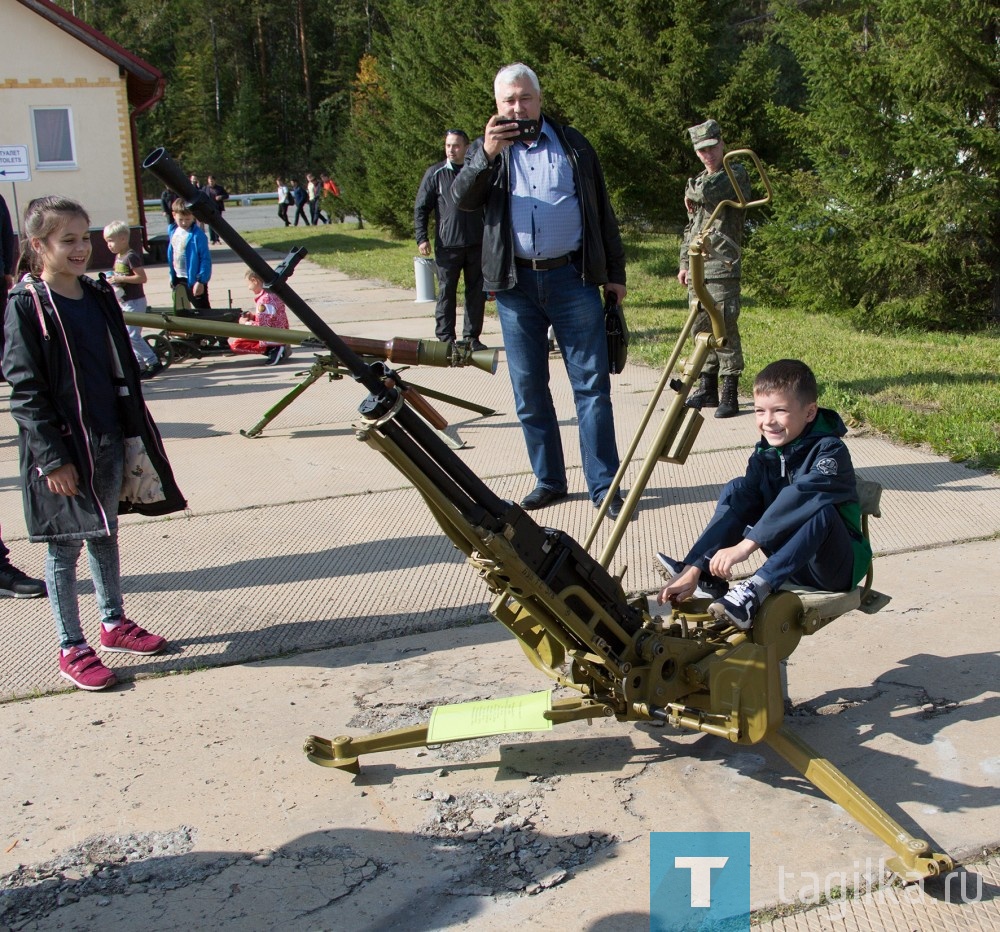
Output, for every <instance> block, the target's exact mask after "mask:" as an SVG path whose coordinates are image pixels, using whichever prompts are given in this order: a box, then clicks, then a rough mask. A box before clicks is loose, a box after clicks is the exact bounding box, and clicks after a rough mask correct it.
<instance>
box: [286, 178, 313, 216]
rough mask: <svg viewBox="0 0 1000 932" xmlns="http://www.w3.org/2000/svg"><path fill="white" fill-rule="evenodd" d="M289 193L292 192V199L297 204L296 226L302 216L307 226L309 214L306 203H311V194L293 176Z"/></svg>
mask: <svg viewBox="0 0 1000 932" xmlns="http://www.w3.org/2000/svg"><path fill="white" fill-rule="evenodd" d="M288 193H289V194H291V196H292V201H293V202H294V204H295V226H298V225H299V218H300V217H301V218H302V219H303V220H304V221H305V224H306V226H309V225H310V224H309V216H308V215H307V214H306V204H308V203H309V195H308V194H307V193H306V190H305V188H303V187H302V186H301V185H300V184H299V183H298V182H297V181H296V180H295V179H294V178H293V179H292V183H291V187H290V190H289V192H288Z"/></svg>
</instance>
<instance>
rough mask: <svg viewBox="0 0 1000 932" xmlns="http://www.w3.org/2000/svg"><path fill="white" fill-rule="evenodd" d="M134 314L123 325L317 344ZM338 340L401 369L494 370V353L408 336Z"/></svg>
mask: <svg viewBox="0 0 1000 932" xmlns="http://www.w3.org/2000/svg"><path fill="white" fill-rule="evenodd" d="M151 310H153V313H150V311H147V312H146V313H144V314H136V313H133V312H131V311H126V312H125V314H124V315H123V316H124V317H125V322H126V323H127V324H129V325H130V326H133V327H150V328H153V329H156V330H175V331H178V332H182V333H201V334H204V335H205V336H212V337H226V338H229V337H242V338H243V339H245V340H261V341H262V342H264V343H286V344H288V345H290V346H299V345H301V344H302V343H305V342H307V341H310V340H311V341H313V342H315V341H316V337H315V335H313V334H312V333H310V332H309V331H308V330H284V329H281V328H278V327H248V326H247V325H246V324H234V323H230V322H229V321H224V320H213V319H212V318H208V317H196V316H192V317H181V316H179V315H177V314H168V313H165V312H162V311H155V309H151ZM340 339H341V340H343V341H344V343H345V344H346V345H347V346H348V347H349V348H350V349H352V350H353V351H354V352H355V353H357V354H358V355H359V356H366V357H369V358H375V359H386V360H388V361H389V362H394V363H396V364H397V365H401V366H438V367H440V368H448V367H450V366H473V367H475V368H476V369H482V370H483V371H484V372H489V373H490V374H491V375H492V374H494V373H496V371H497V356H498V353H497V351H496V350H476V351H473V352H464V353H463V352H457V351H454V350H452V348H451V346H450V345H449V344H447V343H440V342H438V341H436V340H435V341H433V342H431V341H429V340H414V339H412V338H409V337H393V338H392V339H391V340H372V339H368V338H367V337H345V336H341V338H340Z"/></svg>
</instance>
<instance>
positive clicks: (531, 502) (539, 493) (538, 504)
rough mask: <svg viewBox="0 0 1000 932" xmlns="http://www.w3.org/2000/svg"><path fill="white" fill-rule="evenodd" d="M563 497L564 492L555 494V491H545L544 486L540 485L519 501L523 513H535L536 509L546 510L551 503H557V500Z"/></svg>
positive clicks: (564, 495)
mask: <svg viewBox="0 0 1000 932" xmlns="http://www.w3.org/2000/svg"><path fill="white" fill-rule="evenodd" d="M565 497H566V493H565V492H557V491H556V490H555V489H547V488H545V486H543V485H540V486H538V487H537V488H536V489H535V490H534V491H532V492H529V493H528V494H527V495H525V496H524V498H522V499H521V507H522V508H523V509H524V510H525V511H535V510H536V509H538V508H546V507H547V506H549V505H551V504H552V503H553V502H557V501H559V499H561V498H565Z"/></svg>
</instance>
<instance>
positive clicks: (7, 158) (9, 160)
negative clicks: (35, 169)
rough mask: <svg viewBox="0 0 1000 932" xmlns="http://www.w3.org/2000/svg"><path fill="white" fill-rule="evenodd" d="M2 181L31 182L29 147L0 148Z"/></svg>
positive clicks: (0, 174) (0, 176) (0, 179)
mask: <svg viewBox="0 0 1000 932" xmlns="http://www.w3.org/2000/svg"><path fill="white" fill-rule="evenodd" d="M0 181H31V166H30V165H29V164H28V147H27V146H0Z"/></svg>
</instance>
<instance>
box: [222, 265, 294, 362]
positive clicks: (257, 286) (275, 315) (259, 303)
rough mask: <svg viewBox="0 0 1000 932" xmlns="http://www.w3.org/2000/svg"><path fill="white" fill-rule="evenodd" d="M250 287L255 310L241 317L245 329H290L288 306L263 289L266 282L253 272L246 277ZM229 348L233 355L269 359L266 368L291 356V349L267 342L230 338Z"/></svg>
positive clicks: (285, 345)
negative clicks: (244, 354) (254, 354)
mask: <svg viewBox="0 0 1000 932" xmlns="http://www.w3.org/2000/svg"><path fill="white" fill-rule="evenodd" d="M244 278H246V280H247V287H248V288H249V290H250V294H252V295H253V300H254V309H253V310H252V311H247V312H246V313H245V314H242V315H240V323H241V324H242V325H243V326H244V327H278V328H280V329H281V330H287V329H288V315H287V313H286V312H285V303H284V301H282V300H281V298H279V297H278V296H277V295H274V294H271V292H270V291H265V290H264V282H263V280H262V279H261V277H260V276H259V275H258V274H257V273H256V272H253V271H248V272H247V273H246V275H245V276H244ZM229 348H230V349H231V350H232V351H233V352H234V353H248V354H249V353H260V354H262V355H263V356H266V357H267V360H266V361H265V363H264V365H265V366H275V365H277V364H278V363H279V362H281V361H282V360H283V359H287V358H288V357H289V356H290V355H291V351H292V350H291V347H290V346H288V345H287V344H284V343H268V342H266V341H263V340H249V339H247V338H246V337H230V338H229Z"/></svg>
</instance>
